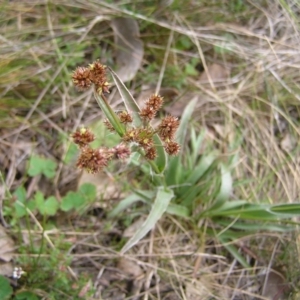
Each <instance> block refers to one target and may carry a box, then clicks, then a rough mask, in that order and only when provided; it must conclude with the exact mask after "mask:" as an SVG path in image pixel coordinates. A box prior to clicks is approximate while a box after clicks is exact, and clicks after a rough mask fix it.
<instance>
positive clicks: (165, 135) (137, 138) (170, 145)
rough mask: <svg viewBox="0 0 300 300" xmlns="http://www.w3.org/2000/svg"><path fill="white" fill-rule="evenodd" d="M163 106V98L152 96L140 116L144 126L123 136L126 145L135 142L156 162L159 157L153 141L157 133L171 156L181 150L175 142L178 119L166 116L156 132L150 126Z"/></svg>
mask: <svg viewBox="0 0 300 300" xmlns="http://www.w3.org/2000/svg"><path fill="white" fill-rule="evenodd" d="M162 104H163V98H162V97H160V96H158V95H152V96H150V98H149V99H148V100H147V101H146V103H145V106H144V107H143V108H142V109H141V112H140V116H141V118H142V119H143V120H144V125H143V126H142V127H139V128H128V129H127V131H126V133H125V134H124V136H123V142H124V143H131V142H134V143H136V144H138V146H139V147H141V148H143V149H144V151H145V157H146V158H147V159H149V160H154V159H155V158H156V157H157V150H156V147H155V144H154V141H153V137H154V135H155V134H156V133H157V134H158V135H159V137H160V138H161V139H162V140H163V142H164V148H165V151H166V152H167V153H168V154H169V155H177V154H178V153H179V150H180V146H179V145H178V143H176V142H175V141H174V138H175V133H176V130H177V128H178V126H179V121H178V119H177V118H175V117H173V116H166V117H165V118H163V119H162V121H161V123H160V124H159V126H158V127H157V129H156V130H154V129H153V128H152V127H151V126H150V121H151V120H152V119H153V118H154V117H155V116H156V114H157V112H158V111H159V109H160V108H161V107H162ZM119 117H120V115H119Z"/></svg>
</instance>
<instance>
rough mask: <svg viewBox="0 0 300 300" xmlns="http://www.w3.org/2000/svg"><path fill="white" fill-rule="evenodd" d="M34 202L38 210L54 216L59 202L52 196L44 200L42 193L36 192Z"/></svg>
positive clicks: (43, 213)
mask: <svg viewBox="0 0 300 300" xmlns="http://www.w3.org/2000/svg"><path fill="white" fill-rule="evenodd" d="M35 202H36V207H37V209H38V211H39V212H40V213H41V214H42V215H45V216H54V215H55V214H56V212H57V210H58V208H59V203H58V201H57V199H56V198H55V197H54V196H51V197H49V198H47V199H46V200H44V195H43V194H42V193H38V194H37V195H36V197H35Z"/></svg>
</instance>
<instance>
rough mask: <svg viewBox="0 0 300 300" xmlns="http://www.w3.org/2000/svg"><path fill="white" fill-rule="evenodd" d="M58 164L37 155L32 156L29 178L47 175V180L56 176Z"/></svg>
mask: <svg viewBox="0 0 300 300" xmlns="http://www.w3.org/2000/svg"><path fill="white" fill-rule="evenodd" d="M56 167H57V164H56V162H54V161H53V160H51V159H47V158H43V157H40V156H37V155H32V156H31V158H30V161H29V169H28V175H29V176H37V175H40V174H42V175H45V176H46V177H47V178H53V177H54V176H55V170H56Z"/></svg>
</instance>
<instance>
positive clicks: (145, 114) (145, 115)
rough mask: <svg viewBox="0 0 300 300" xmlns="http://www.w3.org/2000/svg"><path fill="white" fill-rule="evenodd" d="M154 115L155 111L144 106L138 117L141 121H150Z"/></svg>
mask: <svg viewBox="0 0 300 300" xmlns="http://www.w3.org/2000/svg"><path fill="white" fill-rule="evenodd" d="M156 113H157V111H156V110H154V109H153V108H152V107H149V106H146V107H144V108H142V109H141V111H140V116H141V118H142V119H143V120H145V121H150V120H152V119H154V117H155V115H156Z"/></svg>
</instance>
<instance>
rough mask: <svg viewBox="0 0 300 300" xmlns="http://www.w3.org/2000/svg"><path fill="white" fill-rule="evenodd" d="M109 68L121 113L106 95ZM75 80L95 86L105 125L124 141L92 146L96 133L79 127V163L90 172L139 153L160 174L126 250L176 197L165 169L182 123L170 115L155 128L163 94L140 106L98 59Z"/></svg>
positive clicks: (78, 71) (80, 84)
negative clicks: (122, 107)
mask: <svg viewBox="0 0 300 300" xmlns="http://www.w3.org/2000/svg"><path fill="white" fill-rule="evenodd" d="M107 70H109V71H110V73H111V75H112V77H113V79H114V82H115V84H116V86H117V88H118V90H119V92H120V94H121V96H122V99H123V102H124V105H125V110H123V111H121V112H119V113H116V112H114V110H113V109H112V108H111V106H110V104H109V103H108V101H107V99H106V96H105V94H107V93H108V92H109V84H108V82H107V77H106V72H107ZM72 80H73V83H74V85H75V86H76V87H77V89H78V90H86V89H89V88H93V90H94V96H95V98H96V100H97V102H98V104H99V106H100V108H101V109H102V111H103V112H104V114H105V116H106V119H105V120H104V124H105V126H106V127H107V128H108V130H109V131H111V132H114V133H116V134H118V135H119V136H120V137H121V143H120V144H118V145H116V146H115V147H112V148H106V147H100V148H98V149H93V148H92V147H91V146H90V143H91V142H93V141H94V140H95V135H94V134H93V133H92V132H91V131H90V130H89V129H87V128H80V129H78V130H77V131H76V132H74V133H73V134H72V138H73V141H74V143H75V144H77V145H78V147H79V149H80V155H79V158H78V161H77V166H78V167H79V168H81V169H84V170H86V171H87V172H89V173H97V172H100V171H101V170H102V169H103V168H105V167H106V166H107V165H108V163H109V161H111V160H112V159H118V160H125V159H127V158H129V157H130V155H134V154H136V153H137V154H138V155H139V156H140V157H142V158H143V159H144V160H145V161H146V163H148V164H149V165H150V170H149V172H151V173H152V174H154V176H159V178H160V182H161V186H160V187H159V188H158V189H157V191H156V192H155V193H156V195H155V197H154V202H153V205H152V209H151V211H150V214H149V215H148V218H147V220H146V221H145V223H144V224H143V226H142V227H141V228H140V229H139V230H138V231H137V232H136V234H135V235H134V236H133V237H132V238H131V239H130V240H129V241H128V242H127V244H126V245H125V246H124V248H123V252H125V251H127V250H128V249H129V248H131V247H132V246H133V245H135V244H136V243H137V242H138V241H139V240H140V239H141V238H143V237H144V236H145V235H146V234H147V233H148V232H149V231H150V230H151V229H152V228H153V227H154V225H155V224H156V222H157V221H158V220H159V219H160V218H161V216H162V215H163V213H164V212H165V211H166V210H167V208H168V205H169V203H170V201H171V199H172V198H173V191H172V190H171V189H169V188H168V187H167V183H166V178H165V176H164V172H165V170H166V166H167V156H168V155H171V156H176V155H177V154H178V153H179V151H180V145H179V144H178V143H177V142H176V141H175V137H176V131H177V129H178V127H179V125H180V124H179V121H178V119H177V118H176V117H173V116H171V115H168V116H165V117H164V118H162V120H161V122H160V124H159V125H158V126H157V127H156V128H153V127H152V125H151V121H152V120H153V119H154V118H155V117H156V115H157V113H158V111H159V110H160V108H161V107H162V105H163V98H162V97H160V96H159V95H152V96H150V97H149V99H148V100H147V101H146V102H145V104H144V107H142V108H140V107H139V106H138V105H137V103H136V102H135V100H134V98H133V97H132V95H131V94H130V92H129V91H128V89H127V88H126V86H125V85H124V84H123V82H122V81H121V80H120V79H119V77H118V76H117V74H116V73H114V72H113V71H112V70H111V69H110V68H107V67H106V66H104V65H102V64H101V63H100V62H99V61H95V62H94V63H92V64H90V65H89V66H88V67H78V68H77V69H76V70H75V71H74V73H73V75H72Z"/></svg>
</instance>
